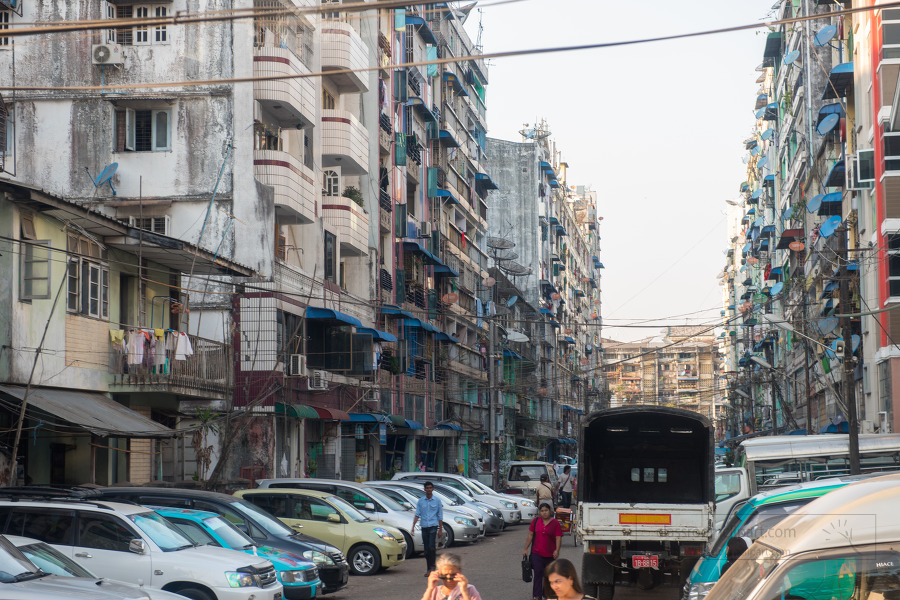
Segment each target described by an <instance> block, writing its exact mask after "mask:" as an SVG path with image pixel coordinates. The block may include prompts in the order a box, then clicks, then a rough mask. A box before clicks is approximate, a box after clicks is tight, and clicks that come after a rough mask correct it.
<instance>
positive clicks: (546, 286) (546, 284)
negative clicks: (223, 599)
mask: <svg viewBox="0 0 900 600" xmlns="http://www.w3.org/2000/svg"><path fill="white" fill-rule="evenodd" d="M540 283H541V288H542V289H543V291H544V293H545V294H546V293H547V292H550V293H554V292H558V291H559V290H557V289H556V286H555V285H553V284H552V283H550V281H548V280H546V279H541V281H540Z"/></svg>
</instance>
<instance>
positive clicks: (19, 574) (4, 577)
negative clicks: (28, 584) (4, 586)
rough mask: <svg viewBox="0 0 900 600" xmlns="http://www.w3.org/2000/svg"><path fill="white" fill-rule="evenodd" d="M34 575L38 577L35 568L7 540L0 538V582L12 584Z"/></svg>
mask: <svg viewBox="0 0 900 600" xmlns="http://www.w3.org/2000/svg"><path fill="white" fill-rule="evenodd" d="M36 574H37V575H40V573H39V571H38V568H37V566H35V564H34V563H32V562H31V561H30V560H28V559H27V558H26V557H25V555H24V554H22V552H21V551H20V550H19V549H18V548H16V547H15V546H13V545H12V544H11V543H10V542H9V540H7V539H6V538H4V537H2V536H0V582H3V583H12V582H14V581H21V580H23V579H25V578H27V577H28V576H34V575H36Z"/></svg>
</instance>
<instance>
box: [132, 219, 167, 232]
mask: <svg viewBox="0 0 900 600" xmlns="http://www.w3.org/2000/svg"><path fill="white" fill-rule="evenodd" d="M128 224H129V225H130V226H131V227H136V228H138V229H143V230H144V231H150V232H153V233H158V234H159V235H169V225H170V220H169V215H165V216H162V217H144V218H140V217H128Z"/></svg>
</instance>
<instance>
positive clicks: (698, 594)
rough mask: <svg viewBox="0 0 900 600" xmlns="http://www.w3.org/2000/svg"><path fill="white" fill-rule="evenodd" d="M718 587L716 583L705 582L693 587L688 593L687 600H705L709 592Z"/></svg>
mask: <svg viewBox="0 0 900 600" xmlns="http://www.w3.org/2000/svg"><path fill="white" fill-rule="evenodd" d="M714 585H716V582H715V581H705V582H703V583H695V584H693V585H691V587H690V589H689V590H688V593H687V600H703V598H706V595H707V594H709V591H710V590H711V589H713V586H714Z"/></svg>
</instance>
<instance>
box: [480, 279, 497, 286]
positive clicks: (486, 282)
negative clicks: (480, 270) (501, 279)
mask: <svg viewBox="0 0 900 600" xmlns="http://www.w3.org/2000/svg"><path fill="white" fill-rule="evenodd" d="M496 283H497V280H496V279H494V278H493V277H485V278H484V279H482V280H481V285H483V286H484V287H494V284H496Z"/></svg>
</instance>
